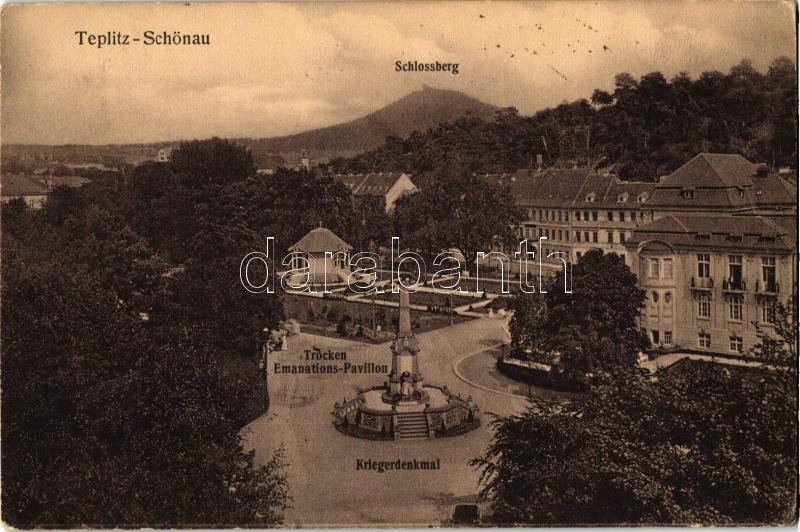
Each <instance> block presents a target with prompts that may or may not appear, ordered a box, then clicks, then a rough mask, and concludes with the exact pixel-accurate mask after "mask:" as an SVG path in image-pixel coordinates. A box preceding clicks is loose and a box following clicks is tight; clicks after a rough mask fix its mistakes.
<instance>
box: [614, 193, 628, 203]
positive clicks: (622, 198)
mask: <svg viewBox="0 0 800 532" xmlns="http://www.w3.org/2000/svg"><path fill="white" fill-rule="evenodd" d="M617 201H618V202H619V203H625V202H626V201H628V193H627V192H624V193H622V194H620V195H619V196H617Z"/></svg>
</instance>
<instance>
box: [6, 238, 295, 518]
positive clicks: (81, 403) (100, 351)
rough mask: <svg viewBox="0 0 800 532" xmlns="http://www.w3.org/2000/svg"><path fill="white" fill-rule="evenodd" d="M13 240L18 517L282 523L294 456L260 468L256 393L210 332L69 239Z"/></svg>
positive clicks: (9, 356)
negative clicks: (129, 290)
mask: <svg viewBox="0 0 800 532" xmlns="http://www.w3.org/2000/svg"><path fill="white" fill-rule="evenodd" d="M4 236H5V235H4ZM3 249H4V257H3V258H4V260H3V264H2V267H3V270H2V280H3V283H2V297H3V303H4V304H3V306H2V338H3V343H2V363H3V379H4V380H3V403H2V419H3V439H2V453H3V458H4V464H3V465H4V467H3V471H2V474H3V479H2V481H3V492H2V498H3V500H2V505H3V518H4V520H5V521H6V522H8V523H11V524H13V525H14V526H17V527H33V526H49V527H53V526H62V527H63V526H81V525H84V526H85V525H86V524H91V525H93V526H101V527H111V526H124V525H129V526H130V525H136V526H142V525H144V526H170V525H171V526H178V525H188V524H196V525H206V526H208V525H209V524H217V525H218V526H224V525H229V524H230V523H251V524H254V525H260V526H268V525H274V524H277V523H280V521H281V519H282V514H283V511H284V509H285V507H286V501H287V486H286V477H285V475H284V474H283V472H282V459H281V457H280V456H279V455H277V456H275V457H273V459H272V460H271V461H270V462H269V463H268V464H267V465H266V466H265V467H257V466H255V464H254V462H253V454H252V453H245V452H244V451H243V449H242V445H241V440H240V435H239V430H240V428H241V426H242V425H243V424H244V423H245V422H246V420H247V416H248V413H247V410H246V402H247V398H248V394H247V392H246V389H244V388H243V387H242V386H241V384H240V383H239V382H237V381H236V380H234V379H233V378H231V377H230V376H228V375H227V374H226V373H224V372H223V371H221V370H220V369H219V367H218V364H217V362H216V353H215V351H214V350H213V349H212V348H211V345H212V344H211V342H210V341H209V333H208V331H207V330H205V329H204V328H203V327H202V326H197V325H195V326H184V325H182V324H179V320H178V319H169V318H166V319H163V320H156V319H153V318H151V320H150V321H142V320H140V319H139V315H138V313H135V312H131V311H130V310H128V309H126V308H124V307H120V305H119V304H118V300H117V296H116V294H115V293H114V292H113V291H112V290H110V289H109V288H107V287H106V286H104V282H103V281H102V279H98V278H97V277H95V275H94V274H93V272H92V271H91V270H90V269H87V268H86V267H85V266H84V265H82V264H76V263H73V262H71V261H70V260H69V259H66V260H65V258H64V255H63V254H62V253H60V252H58V250H52V249H51V250H49V251H50V254H51V259H50V260H43V259H42V258H41V256H40V255H38V251H37V250H31V249H30V248H27V249H22V248H20V247H19V246H18V245H12V246H9V245H8V242H7V241H6V240H5V239H4V248H3ZM53 251H56V253H53ZM32 258H33V259H36V260H31V259H32ZM209 501H214V504H209Z"/></svg>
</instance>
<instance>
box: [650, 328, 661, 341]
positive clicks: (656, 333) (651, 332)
mask: <svg viewBox="0 0 800 532" xmlns="http://www.w3.org/2000/svg"><path fill="white" fill-rule="evenodd" d="M650 334H651V335H652V337H653V345H659V344H660V343H661V342H660V338H659V337H658V331H657V330H656V329H653V330H652V331H650Z"/></svg>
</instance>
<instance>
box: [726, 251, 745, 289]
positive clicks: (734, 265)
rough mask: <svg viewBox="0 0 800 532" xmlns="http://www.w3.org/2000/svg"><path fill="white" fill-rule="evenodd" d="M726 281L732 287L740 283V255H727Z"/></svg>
mask: <svg viewBox="0 0 800 532" xmlns="http://www.w3.org/2000/svg"><path fill="white" fill-rule="evenodd" d="M728 281H729V282H730V283H731V286H733V287H739V286H741V285H742V256H741V255H728Z"/></svg>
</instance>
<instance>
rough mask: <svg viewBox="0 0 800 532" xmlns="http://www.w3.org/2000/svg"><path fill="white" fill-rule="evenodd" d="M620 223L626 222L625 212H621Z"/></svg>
mask: <svg viewBox="0 0 800 532" xmlns="http://www.w3.org/2000/svg"><path fill="white" fill-rule="evenodd" d="M619 221H620V222H624V221H625V211H619Z"/></svg>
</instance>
